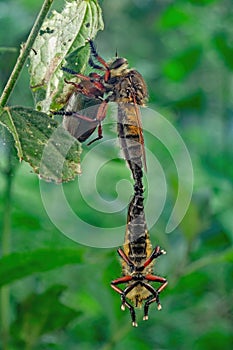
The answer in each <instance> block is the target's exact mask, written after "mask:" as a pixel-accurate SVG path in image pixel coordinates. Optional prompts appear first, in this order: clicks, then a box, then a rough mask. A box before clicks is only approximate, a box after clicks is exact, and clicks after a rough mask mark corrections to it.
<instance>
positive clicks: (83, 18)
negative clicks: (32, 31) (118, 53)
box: [29, 0, 103, 112]
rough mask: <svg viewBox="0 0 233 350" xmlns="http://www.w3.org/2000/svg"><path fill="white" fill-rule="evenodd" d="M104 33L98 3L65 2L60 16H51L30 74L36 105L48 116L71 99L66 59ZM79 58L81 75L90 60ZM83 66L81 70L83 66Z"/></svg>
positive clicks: (38, 42)
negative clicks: (64, 74)
mask: <svg viewBox="0 0 233 350" xmlns="http://www.w3.org/2000/svg"><path fill="white" fill-rule="evenodd" d="M101 29H103V21H102V14H101V9H100V7H99V5H98V2H97V1H96V0H86V1H83V0H75V1H72V2H66V5H65V7H64V9H63V11H62V12H61V13H58V12H56V11H53V12H52V15H51V16H50V18H48V19H47V20H46V21H45V22H44V24H43V27H42V28H41V30H40V33H39V35H38V37H37V38H36V40H35V44H34V46H33V50H32V51H31V54H30V66H29V71H30V74H31V81H30V84H31V87H32V89H33V93H34V97H35V100H36V102H37V109H39V110H41V111H43V112H48V111H49V110H50V109H58V107H59V106H60V107H61V106H62V105H63V104H64V103H65V102H66V100H67V96H68V95H69V91H70V86H67V84H64V78H63V72H62V71H61V69H60V68H61V66H62V65H64V64H66V63H67V62H69V57H68V59H67V61H65V57H66V56H67V55H69V54H70V53H71V52H73V51H75V52H76V53H77V50H78V49H80V48H82V47H84V46H85V45H86V39H87V38H94V37H95V35H96V33H97V32H98V30H101ZM79 59H80V58H79V56H78V57H77V58H76V63H77V65H76V70H78V71H82V70H83V69H84V68H85V65H86V63H87V60H88V55H87V54H86V56H85V60H83V58H82V62H80V61H79ZM80 63H81V64H82V66H81V65H80Z"/></svg>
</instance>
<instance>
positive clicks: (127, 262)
mask: <svg viewBox="0 0 233 350" xmlns="http://www.w3.org/2000/svg"><path fill="white" fill-rule="evenodd" d="M117 253H118V254H119V255H120V257H121V258H122V259H123V260H124V261H125V262H126V264H127V265H128V266H130V267H132V268H133V266H134V264H133V263H132V261H130V259H129V258H128V257H127V255H126V254H125V253H124V251H123V250H122V249H121V248H119V249H117Z"/></svg>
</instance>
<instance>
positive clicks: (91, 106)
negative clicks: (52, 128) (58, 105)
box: [63, 92, 101, 142]
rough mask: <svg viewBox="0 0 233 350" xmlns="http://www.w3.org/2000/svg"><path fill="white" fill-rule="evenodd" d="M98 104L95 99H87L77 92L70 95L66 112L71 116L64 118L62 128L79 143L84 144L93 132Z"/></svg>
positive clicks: (96, 122) (95, 125)
mask: <svg viewBox="0 0 233 350" xmlns="http://www.w3.org/2000/svg"><path fill="white" fill-rule="evenodd" d="M100 103H101V102H100V101H99V100H97V99H93V98H88V97H87V96H84V95H82V94H80V93H77V92H74V93H73V94H72V95H71V97H70V99H69V101H68V103H67V106H66V112H71V113H72V115H65V116H64V118H63V127H64V128H65V129H66V130H67V131H68V132H69V133H70V134H71V135H72V136H73V137H75V138H76V139H77V140H78V141H79V142H84V141H85V140H86V139H88V138H89V137H90V136H91V134H92V133H93V132H94V131H95V129H96V127H97V125H98V121H96V115H97V113H98V108H99V106H100ZM85 118H86V119H85ZM87 119H88V120H87Z"/></svg>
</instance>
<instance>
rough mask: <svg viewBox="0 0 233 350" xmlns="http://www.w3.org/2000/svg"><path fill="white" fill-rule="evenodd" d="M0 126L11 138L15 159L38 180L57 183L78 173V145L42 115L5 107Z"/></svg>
mask: <svg viewBox="0 0 233 350" xmlns="http://www.w3.org/2000/svg"><path fill="white" fill-rule="evenodd" d="M0 122H1V124H2V125H4V126H5V127H6V128H7V129H8V130H9V131H10V133H11V134H12V135H13V137H14V141H15V147H16V149H17V153H18V157H19V159H20V160H24V161H26V162H27V163H29V164H30V165H31V167H32V168H33V170H34V172H35V173H37V174H39V176H40V177H41V178H43V179H45V180H48V181H54V182H57V183H60V182H64V181H70V180H72V179H73V178H74V177H75V176H76V175H77V174H79V173H80V148H79V143H78V142H77V141H76V140H75V139H74V138H73V137H72V136H71V135H70V134H69V133H68V132H67V131H66V130H65V129H64V128H63V127H62V126H61V125H59V123H58V122H57V121H55V120H53V119H51V118H49V117H48V116H47V115H46V114H45V113H42V112H37V111H35V110H33V109H30V108H23V107H14V108H9V107H7V108H5V109H4V112H3V114H2V115H1V121H0Z"/></svg>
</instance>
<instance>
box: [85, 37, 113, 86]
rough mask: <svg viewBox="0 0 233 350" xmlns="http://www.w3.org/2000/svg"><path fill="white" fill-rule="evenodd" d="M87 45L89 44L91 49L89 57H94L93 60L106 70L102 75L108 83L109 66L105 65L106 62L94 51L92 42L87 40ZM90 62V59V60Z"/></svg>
mask: <svg viewBox="0 0 233 350" xmlns="http://www.w3.org/2000/svg"><path fill="white" fill-rule="evenodd" d="M88 41H89V44H90V48H91V55H92V56H93V57H95V59H96V60H97V61H98V62H99V63H100V64H102V66H104V68H105V69H106V72H105V75H104V80H105V81H108V79H109V77H110V69H109V65H108V64H107V62H106V61H105V60H104V59H103V58H102V57H101V56H99V54H98V53H97V51H96V48H95V45H94V43H93V41H92V40H91V39H88ZM91 61H92V59H91ZM89 63H90V60H89ZM98 69H99V68H98Z"/></svg>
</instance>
